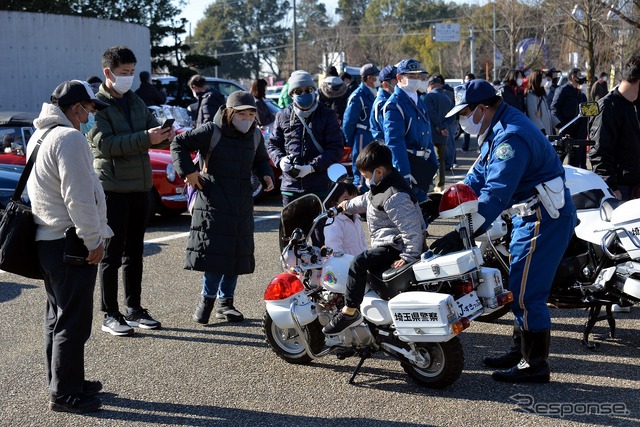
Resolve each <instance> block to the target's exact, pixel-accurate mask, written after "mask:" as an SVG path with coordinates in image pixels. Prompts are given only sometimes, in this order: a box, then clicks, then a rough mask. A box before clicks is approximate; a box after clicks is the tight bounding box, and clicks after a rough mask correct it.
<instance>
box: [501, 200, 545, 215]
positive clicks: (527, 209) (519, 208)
mask: <svg viewBox="0 0 640 427" xmlns="http://www.w3.org/2000/svg"><path fill="white" fill-rule="evenodd" d="M539 203H540V199H539V198H538V196H537V195H536V196H532V197H529V198H528V199H527V200H525V201H524V202H521V203H516V204H514V205H513V206H511V207H510V208H509V209H507V211H506V212H507V213H508V214H509V215H517V216H519V217H523V216H529V215H533V214H534V213H535V212H536V209H535V208H536V206H538V204H539Z"/></svg>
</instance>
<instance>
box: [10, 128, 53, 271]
mask: <svg viewBox="0 0 640 427" xmlns="http://www.w3.org/2000/svg"><path fill="white" fill-rule="evenodd" d="M54 127H55V126H54ZM51 129H53V127H52V128H49V129H48V130H47V131H46V132H45V133H44V134H43V135H42V137H41V138H40V139H39V140H38V142H37V143H36V146H35V147H34V148H33V152H32V153H31V155H30V156H29V161H28V162H27V165H26V166H25V168H24V171H22V175H21V176H20V180H19V181H18V186H17V187H16V189H15V191H14V192H13V196H12V197H11V200H10V201H9V203H8V204H7V207H6V208H5V209H4V210H2V211H0V270H4V271H8V272H9V273H14V274H18V275H20V276H24V277H29V278H31V279H43V278H44V277H43V275H42V270H41V268H40V260H39V259H38V251H37V248H36V229H37V228H38V226H37V225H36V223H35V222H34V221H33V214H32V213H31V207H30V206H28V205H27V204H25V203H24V202H23V201H22V198H21V196H22V192H23V191H24V188H25V187H26V185H27V180H28V179H29V175H30V174H31V170H32V169H33V164H34V162H35V160H36V156H37V155H38V149H39V148H40V143H41V142H42V140H43V139H44V138H45V137H46V136H47V134H48V133H49V132H51Z"/></svg>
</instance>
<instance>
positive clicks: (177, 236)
mask: <svg viewBox="0 0 640 427" xmlns="http://www.w3.org/2000/svg"><path fill="white" fill-rule="evenodd" d="M279 218H280V215H265V216H257V217H255V218H254V219H253V222H262V221H267V220H270V219H279ZM183 237H189V233H188V232H186V233H177V234H171V235H169V236H164V237H158V238H157V239H150V240H145V241H144V244H145V245H150V244H152V243H161V242H166V241H168V240H175V239H182V238H183ZM2 273H6V271H2V270H0V274H2Z"/></svg>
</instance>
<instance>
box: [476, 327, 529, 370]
mask: <svg viewBox="0 0 640 427" xmlns="http://www.w3.org/2000/svg"><path fill="white" fill-rule="evenodd" d="M521 347H522V330H521V329H520V326H518V324H516V323H514V325H513V345H512V346H511V348H510V349H509V350H508V351H507V352H506V353H504V354H501V355H499V356H485V357H484V358H483V359H482V363H484V365H485V366H488V367H489V368H493V369H509V368H513V367H514V366H516V365H517V364H518V362H520V359H522V352H521V350H520V348H521Z"/></svg>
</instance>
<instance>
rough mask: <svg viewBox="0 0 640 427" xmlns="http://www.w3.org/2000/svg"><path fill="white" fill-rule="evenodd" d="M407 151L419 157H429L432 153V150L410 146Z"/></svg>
mask: <svg viewBox="0 0 640 427" xmlns="http://www.w3.org/2000/svg"><path fill="white" fill-rule="evenodd" d="M407 151H408V152H409V153H411V154H413V155H414V156H418V157H429V155H430V154H431V151H430V150H412V149H410V148H407Z"/></svg>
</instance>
